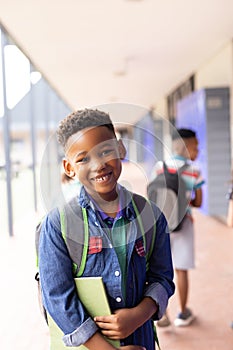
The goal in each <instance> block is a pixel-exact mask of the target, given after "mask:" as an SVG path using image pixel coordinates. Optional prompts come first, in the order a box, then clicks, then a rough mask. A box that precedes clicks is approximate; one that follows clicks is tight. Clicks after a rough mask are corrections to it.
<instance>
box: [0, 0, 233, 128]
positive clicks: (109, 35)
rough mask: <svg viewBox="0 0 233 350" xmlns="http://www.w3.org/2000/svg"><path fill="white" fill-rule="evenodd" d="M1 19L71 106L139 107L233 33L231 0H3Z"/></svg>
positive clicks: (176, 81) (172, 84) (188, 72)
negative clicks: (119, 105)
mask: <svg viewBox="0 0 233 350" xmlns="http://www.w3.org/2000/svg"><path fill="white" fill-rule="evenodd" d="M0 22H1V23H2V25H3V26H4V27H5V28H6V30H7V31H8V32H9V34H10V35H11V36H12V38H13V39H14V40H15V41H16V43H17V44H18V46H19V47H20V48H21V49H22V50H23V51H24V53H25V54H26V55H27V56H28V57H29V58H30V59H31V60H32V62H33V64H34V66H35V67H36V68H37V69H38V70H39V71H40V72H41V73H42V74H43V75H44V76H45V78H46V79H47V80H48V81H49V82H50V83H51V85H52V86H53V87H54V88H55V89H56V90H57V91H58V93H59V94H60V95H61V96H62V97H63V98H64V99H65V101H66V102H67V103H68V105H69V106H70V107H71V108H72V109H77V108H83V107H92V106H99V105H103V104H112V103H113V102H114V103H117V104H118V103H124V104H130V105H136V106H142V109H143V108H151V107H152V106H155V105H156V103H157V102H158V101H159V100H161V99H162V98H163V97H164V96H165V95H167V94H168V93H169V92H171V91H172V90H173V89H174V88H175V87H176V86H177V85H179V84H180V83H181V82H182V81H184V80H185V79H186V78H188V77H189V76H190V75H191V74H192V73H194V72H195V71H196V70H197V69H198V68H199V67H200V66H201V65H202V64H204V63H205V62H206V61H207V60H208V59H210V58H211V57H212V56H213V55H214V54H215V53H216V52H218V51H219V50H220V49H221V48H222V47H223V46H224V45H226V44H227V43H228V42H229V40H231V39H232V37H233V1H232V0H195V1H194V0H193V1H190V0H163V1H158V0H118V1H117V0H66V1H62V0H56V1H54V0H49V1H48V0H40V1H36V0H20V1H18V0H0ZM135 118H137V115H136V113H135V114H134V113H132V116H130V118H129V119H127V117H126V119H127V120H125V121H129V122H131V121H133V119H135Z"/></svg>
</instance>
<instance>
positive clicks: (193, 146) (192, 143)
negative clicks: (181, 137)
mask: <svg viewBox="0 0 233 350" xmlns="http://www.w3.org/2000/svg"><path fill="white" fill-rule="evenodd" d="M185 145H186V149H187V150H186V151H187V158H189V159H191V160H195V159H196V158H197V156H198V140H197V138H196V137H191V138H189V139H187V140H185Z"/></svg>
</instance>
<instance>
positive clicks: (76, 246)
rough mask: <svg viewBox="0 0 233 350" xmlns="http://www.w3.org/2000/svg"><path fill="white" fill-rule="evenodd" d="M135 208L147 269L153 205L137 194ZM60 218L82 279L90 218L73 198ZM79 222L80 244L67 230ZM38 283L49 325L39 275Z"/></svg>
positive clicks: (76, 273)
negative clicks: (80, 226) (80, 228)
mask: <svg viewBox="0 0 233 350" xmlns="http://www.w3.org/2000/svg"><path fill="white" fill-rule="evenodd" d="M132 204H133V207H134V210H135V212H136V216H137V220H138V224H139V227H140V231H141V234H142V238H143V244H144V249H145V251H146V264H147V269H148V266H149V258H150V256H151V253H152V250H153V247H154V241H155V235H156V221H155V218H154V213H153V211H152V208H151V205H150V203H149V202H148V201H147V200H146V199H145V198H144V197H142V196H140V195H138V194H135V193H134V194H132ZM59 215H60V226H61V233H62V237H63V239H64V241H65V243H66V246H67V249H68V252H69V255H70V257H71V259H72V261H73V273H74V276H76V277H81V276H82V274H83V271H84V269H85V264H86V259H87V253H88V241H89V229H88V218H87V212H86V209H85V208H83V207H81V206H80V205H78V203H77V198H76V197H74V198H73V199H71V200H70V201H69V202H68V203H66V204H65V205H64V206H63V207H62V208H60V209H59ZM77 219H78V220H80V222H82V225H83V229H82V230H80V233H81V234H80V235H79V241H78V242H77V240H76V239H75V235H76V231H75V229H73V230H67V227H74V228H75V227H77ZM152 220H153V222H152ZM42 223H43V219H42V220H41V221H40V223H39V224H38V225H37V227H36V233H35V246H36V258H37V261H36V265H37V268H38V265H39V262H38V246H39V237H40V232H41V226H42ZM72 235H74V237H72ZM35 279H36V281H37V282H38V301H39V307H40V310H41V312H42V314H43V315H44V318H45V320H46V322H47V323H48V315H47V312H46V310H45V308H44V306H43V303H42V297H41V287H40V278H39V272H37V273H36V275H35ZM154 332H155V341H156V343H157V345H158V346H159V343H158V337H157V333H156V329H155V328H154Z"/></svg>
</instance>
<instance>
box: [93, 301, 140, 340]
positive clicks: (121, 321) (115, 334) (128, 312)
mask: <svg viewBox="0 0 233 350" xmlns="http://www.w3.org/2000/svg"><path fill="white" fill-rule="evenodd" d="M94 320H95V322H96V324H97V326H98V327H99V328H100V330H101V333H102V334H103V335H105V336H106V337H108V338H110V339H124V338H126V337H128V336H129V335H130V334H132V333H133V332H134V331H135V329H136V328H137V325H136V327H135V318H134V308H132V309H119V310H116V311H115V313H114V314H112V315H110V316H98V317H95V318H94Z"/></svg>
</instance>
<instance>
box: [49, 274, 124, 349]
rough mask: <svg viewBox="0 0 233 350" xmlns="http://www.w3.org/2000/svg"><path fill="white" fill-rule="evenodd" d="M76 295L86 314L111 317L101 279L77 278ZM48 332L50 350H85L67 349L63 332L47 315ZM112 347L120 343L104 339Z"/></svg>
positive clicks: (79, 347)
mask: <svg viewBox="0 0 233 350" xmlns="http://www.w3.org/2000/svg"><path fill="white" fill-rule="evenodd" d="M75 284H76V287H77V293H78V296H79V299H80V301H81V302H82V304H83V306H84V307H85V309H86V310H87V312H88V314H89V315H90V316H91V317H92V318H94V317H95V316H108V315H111V310H110V307H109V303H108V299H107V295H106V291H105V287H104V283H103V279H102V277H78V278H75ZM48 323H49V332H50V350H64V349H69V350H75V349H76V350H87V348H86V347H85V346H84V345H80V346H76V347H70V346H69V347H67V346H65V345H64V343H63V341H62V337H63V332H62V331H61V329H60V328H59V327H58V326H57V324H56V323H55V322H54V320H53V319H52V318H51V317H50V316H49V315H48ZM106 340H107V341H108V342H110V343H111V344H112V345H113V346H115V347H119V346H120V341H118V340H111V339H108V338H106Z"/></svg>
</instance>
